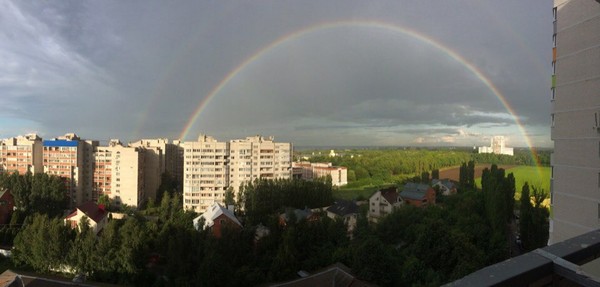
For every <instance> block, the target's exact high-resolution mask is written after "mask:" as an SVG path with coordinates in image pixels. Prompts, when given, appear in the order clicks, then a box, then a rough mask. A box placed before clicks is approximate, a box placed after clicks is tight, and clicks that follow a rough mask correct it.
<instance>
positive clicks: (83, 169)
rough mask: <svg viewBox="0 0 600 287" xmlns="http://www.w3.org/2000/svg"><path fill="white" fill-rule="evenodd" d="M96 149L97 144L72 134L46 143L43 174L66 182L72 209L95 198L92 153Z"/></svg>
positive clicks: (66, 190)
mask: <svg viewBox="0 0 600 287" xmlns="http://www.w3.org/2000/svg"><path fill="white" fill-rule="evenodd" d="M97 145H98V142H97V141H85V140H82V139H80V138H79V137H78V136H77V135H76V134H73V133H71V134H66V135H64V136H62V137H58V138H54V139H51V140H44V141H43V167H44V172H45V173H47V174H50V175H57V176H60V177H61V178H63V181H64V185H65V192H66V193H67V196H68V197H69V200H70V204H71V205H72V206H75V205H80V204H82V203H84V202H87V201H90V200H92V198H93V197H92V192H91V191H92V183H93V164H94V160H93V150H94V147H95V146H97Z"/></svg>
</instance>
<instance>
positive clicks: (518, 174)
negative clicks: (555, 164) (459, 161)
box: [475, 166, 551, 199]
mask: <svg viewBox="0 0 600 287" xmlns="http://www.w3.org/2000/svg"><path fill="white" fill-rule="evenodd" d="M511 172H512V173H513V175H514V176H515V188H516V189H517V192H516V194H515V198H516V199H519V198H520V197H521V189H522V188H523V184H525V182H527V183H529V186H530V187H531V186H532V185H533V186H535V187H536V188H538V189H540V188H541V189H543V190H544V191H546V193H548V194H549V193H550V172H551V168H550V167H540V168H539V171H538V168H537V167H535V166H515V167H513V168H510V169H507V170H506V174H509V173H511ZM475 183H476V184H477V187H479V188H481V178H476V179H475Z"/></svg>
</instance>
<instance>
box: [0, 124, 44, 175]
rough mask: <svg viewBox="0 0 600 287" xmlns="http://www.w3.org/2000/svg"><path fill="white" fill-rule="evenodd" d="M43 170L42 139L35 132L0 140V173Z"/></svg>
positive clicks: (22, 172) (39, 171)
mask: <svg viewBox="0 0 600 287" xmlns="http://www.w3.org/2000/svg"><path fill="white" fill-rule="evenodd" d="M43 171H44V167H43V165H42V139H41V138H40V137H38V136H37V135H36V134H28V135H25V136H18V137H13V138H8V139H4V140H0V173H2V172H11V173H12V172H18V173H19V174H26V173H27V172H31V173H41V172H43Z"/></svg>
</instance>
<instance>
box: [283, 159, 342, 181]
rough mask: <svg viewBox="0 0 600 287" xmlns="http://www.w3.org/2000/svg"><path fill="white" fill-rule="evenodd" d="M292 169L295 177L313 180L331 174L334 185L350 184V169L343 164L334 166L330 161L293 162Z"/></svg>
mask: <svg viewBox="0 0 600 287" xmlns="http://www.w3.org/2000/svg"><path fill="white" fill-rule="evenodd" d="M292 170H293V176H294V178H299V179H304V180H313V179H317V178H325V177H327V176H330V177H331V185H333V186H343V185H346V184H348V169H347V168H345V167H343V166H333V165H332V164H331V163H330V162H327V163H320V162H313V163H311V162H307V161H301V162H293V163H292Z"/></svg>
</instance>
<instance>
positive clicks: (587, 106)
mask: <svg viewBox="0 0 600 287" xmlns="http://www.w3.org/2000/svg"><path fill="white" fill-rule="evenodd" d="M553 14H554V34H553V44H554V47H553V49H552V67H553V69H554V75H553V76H552V88H551V101H552V115H551V136H552V140H553V141H554V154H553V155H552V160H551V161H552V179H551V181H552V182H551V208H552V212H551V214H552V218H551V220H550V242H549V243H550V244H552V243H556V242H559V241H563V240H566V239H569V238H572V237H574V236H577V235H580V234H583V233H586V232H589V231H591V230H594V229H598V228H600V148H599V147H600V2H598V1H592V0H555V1H554V10H553ZM575 211H576V212H575Z"/></svg>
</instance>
